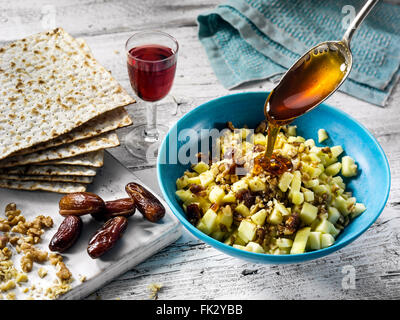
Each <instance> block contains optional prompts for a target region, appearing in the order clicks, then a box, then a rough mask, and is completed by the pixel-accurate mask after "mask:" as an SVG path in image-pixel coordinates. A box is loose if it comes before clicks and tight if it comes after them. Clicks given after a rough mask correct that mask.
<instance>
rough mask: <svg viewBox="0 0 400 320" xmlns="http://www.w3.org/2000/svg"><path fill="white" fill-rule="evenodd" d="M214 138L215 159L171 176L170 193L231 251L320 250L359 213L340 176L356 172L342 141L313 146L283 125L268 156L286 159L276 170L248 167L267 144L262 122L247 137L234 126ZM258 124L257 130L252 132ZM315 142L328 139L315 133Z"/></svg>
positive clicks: (191, 218)
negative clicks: (173, 181) (284, 168)
mask: <svg viewBox="0 0 400 320" xmlns="http://www.w3.org/2000/svg"><path fill="white" fill-rule="evenodd" d="M230 128H231V130H230V131H227V132H225V133H224V134H223V135H222V136H221V137H219V138H218V140H217V144H218V145H219V147H220V148H219V150H220V153H221V158H220V160H219V161H217V162H212V161H211V160H208V157H205V156H204V155H199V157H201V159H202V161H200V162H198V163H197V164H195V165H192V168H191V170H188V171H186V172H185V173H184V175H183V176H182V177H180V178H179V179H177V181H176V186H177V191H176V196H177V197H178V198H179V199H180V200H181V202H182V207H183V209H184V211H185V213H186V216H187V219H188V220H189V221H190V222H191V223H192V224H193V225H195V226H196V227H197V228H198V229H199V230H201V231H202V232H204V233H205V234H207V235H209V236H211V237H213V238H214V239H217V240H219V241H223V242H224V243H225V244H227V245H230V246H233V247H235V248H238V249H242V250H246V251H251V252H256V253H268V254H299V253H304V252H306V251H312V250H319V249H322V248H327V247H329V246H331V245H333V244H334V242H335V238H336V237H337V236H338V235H339V233H340V232H341V231H342V230H343V229H344V228H345V227H346V226H347V224H348V223H349V222H350V220H351V219H353V218H355V217H356V216H358V215H359V214H361V213H362V212H364V211H365V210H366V208H365V206H364V205H363V204H362V203H358V202H357V200H356V198H355V197H353V195H352V193H351V192H349V191H346V185H345V183H344V181H343V178H342V177H353V176H356V175H357V165H356V163H355V161H354V160H353V159H352V158H351V157H350V156H341V154H342V153H343V148H342V146H339V145H338V146H334V147H326V146H317V145H316V143H315V141H314V140H312V139H308V140H306V139H305V138H303V137H301V136H298V135H297V134H296V127H295V126H289V127H287V126H286V127H283V129H282V130H281V132H280V133H279V135H278V138H277V141H276V143H275V149H274V155H279V156H282V157H285V158H286V159H290V161H291V164H292V166H291V168H290V170H287V171H285V172H283V173H282V174H278V175H277V174H271V173H269V172H267V171H264V170H262V171H261V172H257V174H256V173H255V171H254V170H252V168H253V166H254V159H255V158H256V157H258V156H260V155H262V154H263V152H264V151H265V146H266V143H267V134H266V133H265V124H264V125H263V126H262V125H260V126H259V127H257V129H256V130H255V133H254V134H253V133H252V132H251V131H250V130H249V129H247V128H242V129H234V128H233V127H232V126H230ZM260 128H261V129H260ZM318 136H319V139H318V140H319V141H320V142H322V141H324V140H326V139H327V138H328V134H327V132H326V131H325V130H323V129H320V130H319V132H318Z"/></svg>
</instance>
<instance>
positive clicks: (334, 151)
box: [331, 146, 343, 158]
mask: <svg viewBox="0 0 400 320" xmlns="http://www.w3.org/2000/svg"><path fill="white" fill-rule="evenodd" d="M331 152H332V156H333V157H334V158H337V157H339V156H340V155H341V154H342V153H343V148H342V146H333V147H331Z"/></svg>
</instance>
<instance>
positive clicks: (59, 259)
mask: <svg viewBox="0 0 400 320" xmlns="http://www.w3.org/2000/svg"><path fill="white" fill-rule="evenodd" d="M49 260H50V263H51V264H52V265H53V266H56V265H57V263H59V262H62V261H63V257H62V256H61V255H59V254H58V253H51V254H50V257H49Z"/></svg>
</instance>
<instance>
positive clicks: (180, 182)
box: [176, 176, 189, 190]
mask: <svg viewBox="0 0 400 320" xmlns="http://www.w3.org/2000/svg"><path fill="white" fill-rule="evenodd" d="M188 184H189V183H188V177H187V176H182V177H180V178H178V179H176V189H178V190H180V189H183V188H185V187H186V186H187V185H188Z"/></svg>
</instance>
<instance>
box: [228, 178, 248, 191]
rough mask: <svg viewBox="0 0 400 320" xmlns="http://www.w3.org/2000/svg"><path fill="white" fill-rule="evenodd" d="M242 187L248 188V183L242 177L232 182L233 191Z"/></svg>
mask: <svg viewBox="0 0 400 320" xmlns="http://www.w3.org/2000/svg"><path fill="white" fill-rule="evenodd" d="M242 189H248V184H247V182H246V181H245V180H243V179H242V180H239V181H237V182H235V183H234V184H232V187H231V190H232V191H233V192H238V191H239V190H242Z"/></svg>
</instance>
